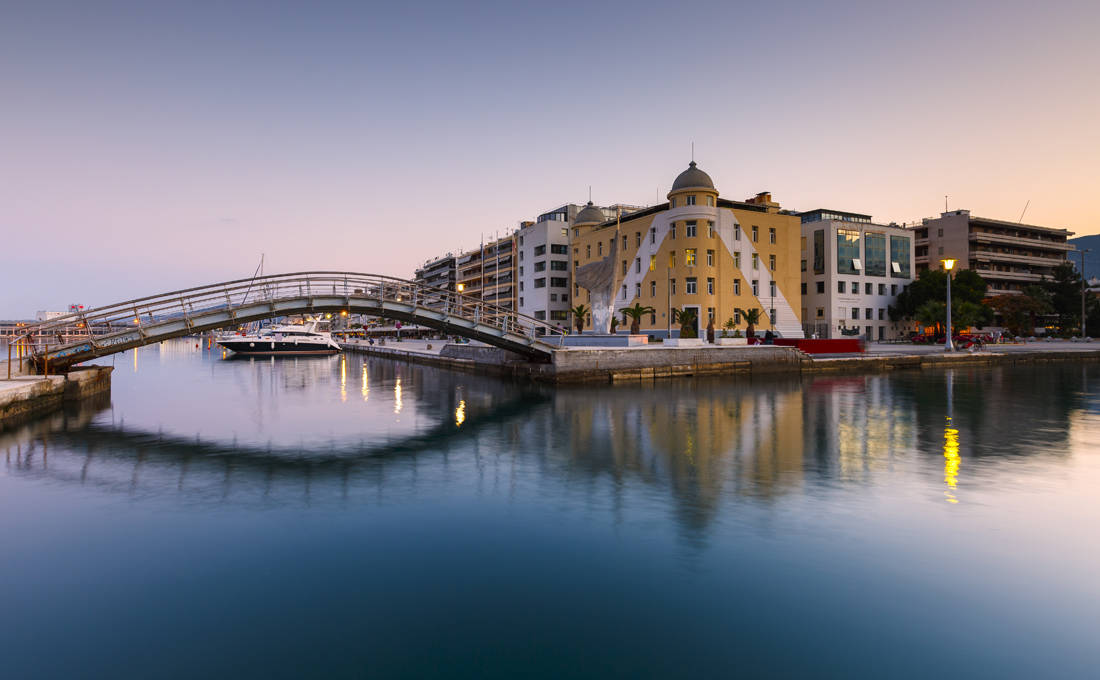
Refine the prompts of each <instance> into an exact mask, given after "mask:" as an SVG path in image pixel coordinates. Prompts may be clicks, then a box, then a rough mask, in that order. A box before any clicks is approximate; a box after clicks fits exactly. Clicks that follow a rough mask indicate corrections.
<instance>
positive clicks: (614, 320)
mask: <svg viewBox="0 0 1100 680" xmlns="http://www.w3.org/2000/svg"><path fill="white" fill-rule="evenodd" d="M610 326H611V327H610V329H609V330H610V331H611V334H612V335H615V334H616V333H618V332H619V317H617V316H613V317H611V324H610Z"/></svg>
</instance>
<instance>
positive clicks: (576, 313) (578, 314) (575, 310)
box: [569, 305, 592, 335]
mask: <svg viewBox="0 0 1100 680" xmlns="http://www.w3.org/2000/svg"><path fill="white" fill-rule="evenodd" d="M569 311H570V312H571V313H572V314H573V325H574V326H576V327H577V334H578V335H579V334H581V333H583V332H584V320H585V318H587V317H588V313H589V312H590V311H592V310H590V309H589V308H588V307H585V306H584V305H577V306H576V307H570V308H569Z"/></svg>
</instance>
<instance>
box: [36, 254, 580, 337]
mask: <svg viewBox="0 0 1100 680" xmlns="http://www.w3.org/2000/svg"><path fill="white" fill-rule="evenodd" d="M334 296H336V297H341V298H343V299H344V301H345V303H346V304H347V305H351V304H352V303H353V301H372V302H373V301H377V302H378V303H379V306H380V305H381V303H387V302H389V303H403V304H409V305H412V306H414V307H419V308H424V309H429V310H434V311H438V312H442V313H444V314H447V315H449V316H452V317H460V318H462V319H466V320H470V321H474V322H477V323H479V324H483V325H486V326H490V327H493V328H497V329H499V330H501V331H503V332H506V333H512V334H516V335H522V336H524V337H528V338H530V339H532V340H536V339H538V340H541V341H542V342H545V343H547V344H550V345H560V344H561V338H562V336H563V335H564V333H563V331H562V329H560V328H557V327H555V326H553V325H551V324H549V323H547V322H545V321H541V320H539V319H535V318H533V317H529V316H526V315H523V314H519V313H518V312H516V311H514V310H511V309H508V308H506V307H501V306H499V305H495V304H493V303H490V302H486V301H483V300H479V299H476V298H472V297H468V296H466V295H462V294H461V293H456V292H454V291H449V290H446V289H443V288H434V287H431V286H426V285H423V284H419V283H416V282H413V281H407V280H405V279H398V278H394V277H390V276H382V275H377V274H360V273H350V272H296V273H292V274H276V275H270V276H259V277H255V278H250V279H238V280H236V281H227V282H224V283H217V284H213V285H208V286H199V287H196V288H187V289H184V290H177V291H172V292H169V293H162V294H159V295H151V296H148V297H143V298H136V299H133V300H127V301H125V302H119V303H116V304H113V305H106V306H103V307H96V308H93V309H87V310H83V311H80V312H76V313H73V314H67V315H65V316H59V317H56V318H54V319H50V320H49V321H44V322H41V323H37V324H29V325H28V326H27V327H26V328H25V329H21V330H25V331H26V332H25V333H23V334H22V335H21V337H22V338H23V342H24V343H25V344H27V345H29V346H30V347H31V348H32V352H33V353H34V354H40V353H42V352H44V351H45V350H46V348H57V347H59V346H65V345H69V344H74V343H78V342H82V341H89V340H90V341H92V342H95V339H96V338H99V337H102V336H106V335H113V334H116V333H123V332H128V331H132V330H134V329H139V330H140V329H143V328H145V327H148V326H152V325H155V324H158V323H161V322H166V321H174V320H179V319H185V320H190V319H192V318H193V317H196V316H200V315H203V314H208V313H212V312H217V311H221V310H226V311H235V310H237V309H240V308H242V307H245V306H246V305H250V304H257V303H275V302H278V301H280V300H291V299H302V298H306V299H313V298H322V297H323V298H332V297H334ZM227 325H228V326H232V325H233V324H232V323H229V324H227Z"/></svg>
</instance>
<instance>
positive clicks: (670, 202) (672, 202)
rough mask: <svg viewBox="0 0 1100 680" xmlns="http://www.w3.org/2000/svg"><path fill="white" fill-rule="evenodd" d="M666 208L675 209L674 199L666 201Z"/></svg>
mask: <svg viewBox="0 0 1100 680" xmlns="http://www.w3.org/2000/svg"><path fill="white" fill-rule="evenodd" d="M668 207H670V208H675V207H676V199H675V198H670V199H668Z"/></svg>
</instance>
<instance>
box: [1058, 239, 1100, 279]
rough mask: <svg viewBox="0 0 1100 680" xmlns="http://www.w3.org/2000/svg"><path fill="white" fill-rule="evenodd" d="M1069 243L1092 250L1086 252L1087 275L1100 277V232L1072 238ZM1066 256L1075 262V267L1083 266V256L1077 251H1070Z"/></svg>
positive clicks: (1082, 248)
mask: <svg viewBox="0 0 1100 680" xmlns="http://www.w3.org/2000/svg"><path fill="white" fill-rule="evenodd" d="M1069 243H1070V245H1072V246H1074V247H1076V248H1077V250H1084V249H1086V248H1087V249H1089V250H1090V251H1091V252H1088V253H1085V276H1087V277H1088V278H1090V279H1092V278H1096V277H1100V234H1093V235H1091V236H1078V237H1077V238H1071V239H1070V240H1069ZM1066 258H1067V259H1069V261H1070V262H1072V263H1073V266H1074V267H1077V268H1080V267H1081V256H1080V255H1078V254H1077V253H1075V252H1070V253H1068V254H1067V255H1066Z"/></svg>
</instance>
